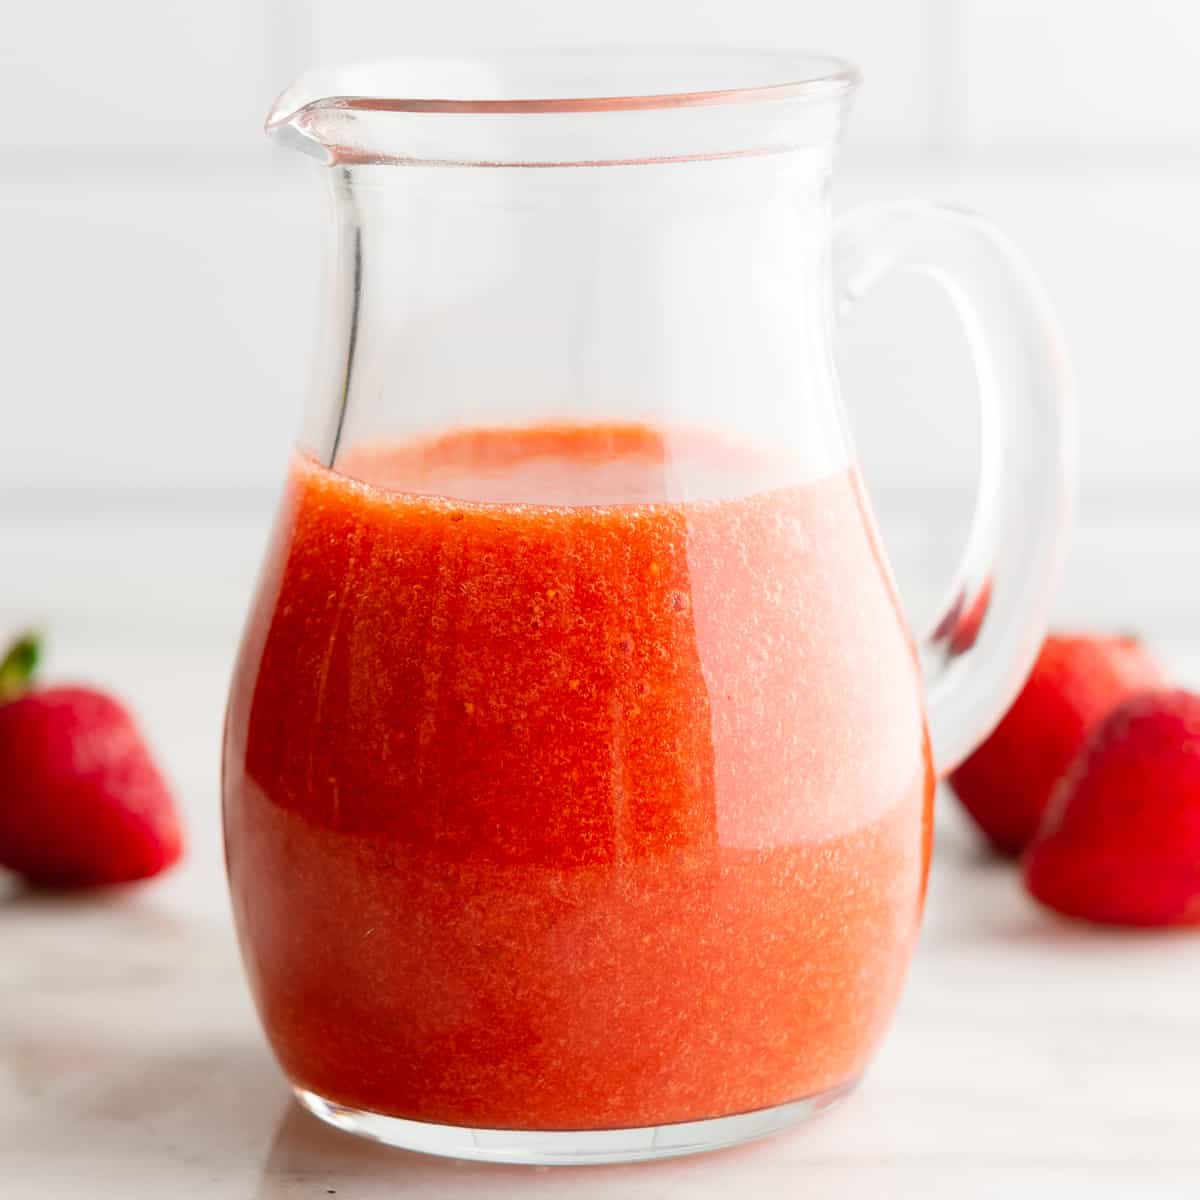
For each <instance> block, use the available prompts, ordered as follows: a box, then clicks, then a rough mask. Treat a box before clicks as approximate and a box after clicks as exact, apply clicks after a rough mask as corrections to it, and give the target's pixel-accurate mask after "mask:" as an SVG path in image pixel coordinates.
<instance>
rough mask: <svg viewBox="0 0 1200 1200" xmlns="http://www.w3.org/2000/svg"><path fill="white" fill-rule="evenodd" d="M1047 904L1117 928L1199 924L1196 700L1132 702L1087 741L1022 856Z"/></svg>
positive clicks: (1173, 697)
mask: <svg viewBox="0 0 1200 1200" xmlns="http://www.w3.org/2000/svg"><path fill="white" fill-rule="evenodd" d="M1025 884H1026V886H1027V887H1028V888H1029V890H1030V891H1031V892H1032V893H1033V894H1034V896H1036V897H1037V898H1038V899H1039V900H1040V901H1041V902H1042V903H1043V904H1047V905H1049V906H1050V907H1051V908H1055V909H1058V911H1059V912H1063V913H1067V914H1069V915H1070V916H1073V917H1083V918H1084V919H1085V920H1088V921H1102V922H1106V923H1108V924H1115V925H1198V924H1200V696H1196V695H1193V694H1192V693H1190V692H1172V691H1157V692H1149V693H1146V694H1145V695H1141V696H1135V697H1134V698H1133V699H1131V700H1128V701H1126V702H1125V703H1124V704H1122V705H1121V706H1120V707H1119V708H1118V709H1116V710H1115V711H1114V712H1113V713H1111V714H1110V715H1109V717H1108V718H1107V720H1105V721H1104V722H1102V723H1101V725H1100V726H1099V727H1098V728H1097V729H1096V730H1095V731H1094V732H1093V733H1092V736H1091V737H1090V738H1089V739H1088V742H1087V745H1086V746H1085V747H1084V749H1083V750H1082V752H1081V753H1080V754H1079V756H1078V757H1077V758H1076V759H1075V760H1074V762H1073V763H1072V764H1071V766H1070V768H1069V769H1068V771H1067V774H1066V775H1065V776H1064V777H1063V780H1062V782H1061V783H1060V784H1059V787H1058V789H1057V790H1056V791H1055V793H1054V799H1053V802H1052V804H1051V806H1050V809H1049V811H1048V812H1047V814H1046V820H1045V822H1044V823H1043V825H1042V828H1041V829H1040V830H1039V831H1038V835H1037V837H1036V838H1035V839H1034V842H1033V844H1032V845H1031V846H1030V847H1029V850H1028V852H1027V853H1026V856H1025Z"/></svg>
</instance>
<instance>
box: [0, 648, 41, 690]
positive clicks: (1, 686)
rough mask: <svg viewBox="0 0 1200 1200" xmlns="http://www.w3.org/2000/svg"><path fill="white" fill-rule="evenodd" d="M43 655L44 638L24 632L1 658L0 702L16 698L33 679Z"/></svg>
mask: <svg viewBox="0 0 1200 1200" xmlns="http://www.w3.org/2000/svg"><path fill="white" fill-rule="evenodd" d="M41 655H42V639H41V638H40V637H39V636H38V635H37V634H36V633H32V632H31V633H23V634H22V635H21V636H20V637H19V638H17V640H16V641H15V642H13V644H12V645H11V646H9V648H8V652H7V653H6V654H5V656H4V657H3V658H2V659H0V704H3V703H4V702H5V701H6V700H15V699H16V698H17V697H18V696H19V695H20V694H21V693H22V692H23V691H25V690H26V689H27V688H28V687H29V685H30V683H31V682H32V680H33V673H34V671H35V670H36V669H37V664H38V659H39V658H41Z"/></svg>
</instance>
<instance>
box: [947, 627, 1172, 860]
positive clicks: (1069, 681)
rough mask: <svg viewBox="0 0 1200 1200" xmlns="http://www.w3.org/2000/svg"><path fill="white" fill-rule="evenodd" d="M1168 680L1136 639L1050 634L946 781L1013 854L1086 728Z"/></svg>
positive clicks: (981, 824)
mask: <svg viewBox="0 0 1200 1200" xmlns="http://www.w3.org/2000/svg"><path fill="white" fill-rule="evenodd" d="M1165 683H1166V679H1165V677H1164V675H1163V672H1162V669H1161V668H1160V667H1159V665H1158V664H1157V663H1156V662H1155V661H1154V659H1153V658H1152V657H1151V656H1150V654H1149V652H1148V651H1147V650H1146V648H1145V647H1144V646H1143V645H1142V644H1141V642H1139V641H1138V640H1137V639H1136V638H1132V637H1111V636H1107V637H1103V636H1101V637H1096V636H1087V635H1067V634H1063V635H1058V636H1055V635H1051V636H1050V637H1048V638H1047V639H1046V642H1045V645H1044V646H1043V647H1042V651H1041V654H1040V655H1039V656H1038V660H1037V662H1036V663H1035V664H1034V667H1033V671H1032V672H1031V674H1030V676H1029V679H1028V680H1027V681H1026V683H1025V687H1024V690H1023V691H1022V692H1021V694H1020V695H1019V696H1018V697H1017V700H1016V703H1015V704H1014V705H1013V706H1012V708H1010V709H1009V711H1008V713H1007V714H1006V715H1005V717H1004V719H1003V720H1002V721H1001V722H1000V724H999V725H998V726H997V727H996V729H995V730H994V731H993V733H992V735H991V736H990V737H989V738H988V739H987V741H985V742H984V743H983V745H982V746H980V747H979V749H978V750H976V751H975V753H974V754H972V755H971V757H970V758H968V759H967V760H966V762H964V763H963V764H962V766H960V767H959V768H958V769H957V770H956V771H955V772H954V773H953V774H952V775H951V776H950V786H951V787H952V788H953V789H954V792H955V794H956V795H957V796H958V798H959V799H960V800H961V801H962V802H963V805H964V806H965V808H966V810H967V811H968V812H969V813H970V814H971V816H972V817H974V818H975V821H976V823H977V824H978V825H979V827H980V829H982V830H983V832H984V833H985V834H986V835H987V837H988V838H989V840H990V841H991V842H992V844H993V845H994V846H995V847H996V848H997V849H998V850H1001V851H1003V852H1004V853H1006V854H1018V853H1020V851H1021V850H1022V849H1023V848H1024V847H1025V846H1026V845H1027V844H1028V843H1029V841H1030V840H1031V839H1032V838H1033V835H1034V834H1035V833H1036V832H1037V828H1038V824H1039V823H1040V821H1041V818H1042V813H1043V812H1044V811H1045V808H1046V805H1047V803H1048V802H1049V799H1050V793H1051V792H1052V791H1053V789H1054V785H1055V784H1056V783H1057V782H1058V779H1059V776H1060V775H1062V773H1063V771H1064V770H1065V769H1066V767H1067V764H1068V763H1069V762H1070V761H1071V759H1072V758H1073V757H1074V756H1075V754H1076V753H1077V752H1078V751H1079V748H1080V747H1081V746H1082V745H1083V742H1084V740H1085V739H1086V737H1087V735H1088V733H1089V732H1090V731H1091V730H1092V729H1093V728H1094V727H1095V726H1096V724H1097V723H1098V722H1100V721H1102V720H1103V719H1104V717H1105V716H1107V715H1108V713H1109V712H1111V711H1112V709H1113V708H1115V707H1116V705H1118V704H1120V703H1121V701H1123V700H1125V699H1126V698H1128V697H1129V696H1130V695H1132V694H1134V693H1136V692H1139V691H1144V690H1146V689H1148V688H1154V687H1162V686H1163V685H1164V684H1165Z"/></svg>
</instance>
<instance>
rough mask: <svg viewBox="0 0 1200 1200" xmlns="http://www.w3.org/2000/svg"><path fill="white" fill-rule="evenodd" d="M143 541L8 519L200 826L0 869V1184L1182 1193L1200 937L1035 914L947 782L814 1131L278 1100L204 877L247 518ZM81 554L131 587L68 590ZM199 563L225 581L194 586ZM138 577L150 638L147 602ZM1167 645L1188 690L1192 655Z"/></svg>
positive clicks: (223, 914)
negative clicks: (886, 1021)
mask: <svg viewBox="0 0 1200 1200" xmlns="http://www.w3.org/2000/svg"><path fill="white" fill-rule="evenodd" d="M106 528H108V527H107V526H106ZM157 528H158V529H159V532H158V533H155V532H153V530H151V531H150V532H146V530H145V529H142V530H141V532H139V533H138V534H137V536H136V537H134V538H133V539H132V541H130V540H129V539H128V538H126V539H125V540H123V541H120V542H119V545H120V546H121V547H122V548H123V557H122V556H121V555H117V554H116V551H115V550H114V543H112V542H111V541H105V537H110V535H109V534H106V535H104V537H102V538H100V540H99V541H97V537H98V536H99V535H97V534H96V531H95V529H94V528H92V527H90V526H89V527H88V528H86V529H84V532H83V534H79V531H78V530H76V531H75V534H71V533H70V531H67V532H65V533H64V531H63V530H62V529H58V530H57V532H56V535H55V540H54V542H53V543H52V544H53V545H54V546H55V547H57V550H56V551H55V552H54V553H48V552H47V551H46V550H45V546H46V544H47V543H46V540H45V537H44V536H43V534H44V533H45V531H44V530H41V531H39V530H33V531H26V532H25V533H20V532H15V531H14V530H13V529H11V528H10V529H8V530H0V554H2V553H7V554H8V555H9V556H10V557H9V561H12V560H13V556H15V557H16V559H17V561H20V560H21V558H22V556H24V560H25V564H26V565H33V564H36V566H37V568H38V571H39V572H40V573H41V580H40V582H39V583H37V584H36V595H37V596H40V595H43V594H45V595H50V596H52V597H54V598H55V603H54V605H53V606H52V609H53V611H52V612H51V618H52V620H53V621H54V625H55V629H56V631H57V634H58V640H57V641H56V643H55V645H56V651H55V654H54V655H53V657H52V660H51V662H50V664H49V666H50V671H51V673H52V674H57V675H68V674H69V675H72V676H80V675H82V676H84V677H91V678H95V679H98V680H103V681H105V682H107V683H110V684H112V685H115V686H116V687H118V689H119V690H121V691H122V692H123V693H124V694H126V695H127V696H128V697H129V698H130V699H131V700H132V701H133V703H134V704H135V706H136V707H137V709H138V710H139V712H140V713H141V715H142V717H143V718H144V721H145V724H146V726H147V728H148V730H149V732H150V734H151V736H152V738H153V740H154V742H155V744H156V745H157V746H158V747H160V750H161V752H162V755H163V758H164V761H165V762H166V764H167V767H168V770H169V771H170V772H171V774H172V776H173V778H174V779H175V782H176V784H177V787H178V790H179V793H180V796H181V800H182V802H183V804H184V807H185V809H186V812H187V816H188V821H189V826H190V830H191V840H192V845H191V853H190V856H189V860H188V862H187V864H186V865H185V866H184V867H183V868H182V869H180V870H178V871H176V872H175V873H173V874H172V875H171V876H169V877H166V878H164V879H162V880H159V881H154V882H151V883H149V884H146V885H141V886H137V887H134V888H130V889H126V890H124V891H120V892H114V893H112V894H108V895H103V896H88V897H53V896H44V895H37V894H31V893H27V892H24V891H22V890H20V889H18V888H17V887H15V886H12V887H9V886H8V884H7V883H5V882H4V881H2V880H0V1196H2V1197H3V1198H4V1200H44V1198H47V1197H49V1198H52V1200H85V1198H86V1200H108V1198H113V1200H116V1198H120V1200H149V1198H151V1197H153V1198H155V1200H158V1198H160V1197H172V1198H174V1200H191V1198H192V1197H201V1196H203V1197H220V1198H222V1200H235V1198H242V1197H275V1198H283V1197H289V1198H291V1197H296V1198H299V1197H305V1198H309V1197H325V1196H332V1195H337V1196H341V1197H354V1198H355V1200H372V1198H374V1197H385V1196H386V1197H393V1196H399V1195H406V1196H407V1195H412V1196H419V1197H428V1198H434V1197H436V1198H438V1200H455V1198H458V1197H462V1198H470V1200H483V1198H488V1197H512V1196H521V1197H524V1196H531V1197H541V1196H545V1197H549V1198H554V1200H560V1198H561V1200H587V1198H591V1197H602V1196H603V1197H613V1196H618V1197H630V1198H634V1200H637V1198H642V1197H644V1198H646V1200H650V1198H654V1200H660V1198H675V1197H680V1198H694V1200H703V1198H707V1197H714V1198H715V1197H721V1198H722V1200H724V1198H726V1197H728V1196H729V1195H730V1194H731V1193H736V1194H738V1195H740V1196H745V1197H750V1198H753V1200H760V1198H761V1200H772V1198H774V1197H794V1196H808V1195H811V1196H819V1197H837V1198H841V1197H846V1198H859V1197H862V1198H870V1200H880V1198H890V1197H905V1196H910V1195H911V1196H917V1195H920V1196H921V1197H922V1198H923V1200H934V1198H937V1197H954V1198H955V1200H959V1198H963V1197H992V1196H995V1197H1005V1198H1006V1200H1007V1198H1008V1197H1012V1196H1029V1197H1042V1196H1045V1197H1056V1198H1059V1197H1064V1196H1065V1197H1074V1196H1080V1197H1083V1196H1087V1197H1121V1198H1123V1200H1124V1198H1128V1197H1139V1198H1141V1197H1175V1196H1179V1197H1184V1196H1186V1197H1189V1198H1193V1200H1194V1197H1195V1196H1197V1195H1198V1194H1200V1138H1198V1137H1197V1136H1196V1118H1197V1115H1198V1114H1200V1084H1198V1083H1197V1076H1198V1074H1200V1038H1198V1037H1197V1030H1198V1026H1200V1018H1198V1017H1197V1012H1198V1008H1197V997H1198V996H1200V939H1197V938H1192V937H1189V936H1188V935H1186V934H1147V933H1136V934H1131V933H1121V932H1106V931H1101V930H1093V929H1089V928H1085V927H1082V926H1076V925H1073V924H1070V923H1067V922H1064V921H1060V920H1057V919H1055V918H1054V917H1052V916H1050V915H1049V914H1046V913H1045V912H1043V911H1041V910H1040V909H1039V908H1038V907H1037V906H1036V905H1035V904H1034V903H1033V902H1032V901H1031V900H1029V899H1028V898H1027V897H1026V896H1025V895H1024V893H1023V892H1022V890H1021V887H1020V884H1019V881H1018V879H1017V876H1016V874H1015V873H1014V871H1013V870H1012V868H1011V867H1010V866H1008V865H1006V864H1003V863H1000V862H998V861H996V860H993V859H989V858H988V857H987V856H986V855H984V854H982V853H981V852H980V850H979V848H978V844H977V842H976V841H975V839H974V837H973V835H972V834H971V832H970V830H969V829H968V828H967V827H966V825H965V824H964V822H963V819H962V817H961V815H960V813H959V812H958V810H957V808H956V806H955V804H954V802H953V800H952V799H951V798H950V797H947V796H943V797H941V798H940V800H939V835H938V844H937V848H936V853H935V859H934V867H933V874H932V879H931V885H930V890H929V901H928V911H927V917H926V921H925V927H924V932H923V935H922V940H921V944H920V948H919V951H918V953H917V957H916V961H915V962H914V964H913V969H912V973H911V977H910V982H909V985H908V989H907V992H906V994H905V997H904V1001H903V1003H902V1006H901V1009H900V1012H899V1015H898V1017H897V1020H896V1022H895V1024H894V1026H893V1028H892V1030H891V1033H890V1035H889V1037H888V1039H887V1042H886V1045H885V1047H884V1049H883V1051H882V1053H881V1054H880V1056H879V1058H878V1060H877V1061H876V1063H875V1065H874V1067H873V1069H872V1070H871V1071H870V1072H869V1074H868V1076H867V1078H866V1080H865V1082H864V1084H863V1086H862V1087H861V1088H860V1090H859V1091H858V1093H857V1094H856V1095H854V1096H853V1097H852V1098H851V1099H850V1100H848V1101H847V1102H846V1103H845V1104H844V1105H843V1106H842V1107H841V1108H839V1109H837V1110H835V1111H833V1112H831V1113H828V1114H827V1115H825V1116H823V1117H821V1118H820V1119H818V1120H816V1121H814V1122H813V1123H811V1124H810V1125H808V1126H806V1127H804V1128H802V1129H800V1130H798V1131H795V1132H792V1133H788V1134H785V1135H781V1136H778V1137H776V1138H774V1139H771V1140H768V1141H764V1142H760V1143H757V1144H754V1145H750V1146H747V1147H743V1148H739V1149H736V1150H730V1151H724V1152H721V1153H716V1154H711V1155H707V1156H700V1157H697V1158H694V1159H681V1160H674V1161H671V1162H664V1163H656V1164H645V1165H635V1166H618V1167H591V1168H561V1167H560V1168H552V1169H548V1168H516V1167H499V1166H480V1165H467V1164H461V1163H453V1162H446V1161H440V1160H435V1159H430V1158H424V1157H421V1156H419V1155H414V1154H407V1153H403V1152H398V1151H391V1150H387V1149H384V1148H381V1147H376V1146H371V1145H368V1144H366V1143H362V1142H360V1141H358V1140H356V1139H354V1138H351V1137H349V1136H347V1135H344V1134H340V1133H337V1132H335V1131H333V1130H329V1129H326V1128H324V1127H323V1126H321V1125H320V1124H319V1123H318V1122H317V1121H316V1120H315V1119H313V1118H311V1117H309V1116H307V1115H306V1114H304V1113H302V1112H300V1111H299V1110H298V1109H297V1107H296V1106H295V1105H294V1104H293V1103H292V1102H291V1100H290V1098H289V1093H288V1090H287V1087H286V1085H285V1083H284V1081H283V1079H282V1078H281V1076H280V1075H279V1073H278V1071H277V1069H276V1067H275V1066H274V1064H273V1062H272V1060H271V1057H270V1055H269V1053H268V1051H267V1049H266V1047H265V1044H264V1042H263V1039H262V1037H261V1036H260V1033H259V1030H258V1026H257V1024H256V1020H255V1016H254V1013H253V1010H252V1007H251V1004H250V1000H249V996H248V993H247V990H246V987H245V984H244V981H243V978H242V974H241V969H240V965H239V962H238V958H237V951H236V947H235V944H234V939H233V935H232V931H231V928H230V922H229V915H228V909H227V904H226V900H225V894H224V881H223V878H222V875H221V866H220V848H219V829H218V818H217V794H216V793H217V745H218V738H219V727H220V719H221V707H222V697H223V693H224V688H225V682H226V673H227V669H228V661H229V654H230V652H231V642H232V637H233V632H232V630H231V629H230V628H229V625H230V623H231V622H232V623H236V609H237V608H238V607H239V606H240V603H241V598H242V597H243V596H244V588H245V578H244V576H245V575H246V573H247V572H248V571H249V570H250V569H252V566H253V561H254V559H255V557H256V547H257V538H258V537H259V536H260V533H257V532H256V533H253V534H252V535H247V536H246V537H244V538H240V539H239V537H230V536H229V535H228V530H224V531H221V530H218V531H217V532H214V533H211V534H209V533H207V532H199V533H198V532H196V531H195V530H193V531H192V533H191V535H189V536H188V537H183V536H182V535H179V534H178V533H177V532H176V533H171V535H170V536H166V535H165V534H163V533H162V531H163V530H167V529H173V528H174V526H173V525H172V522H171V520H170V519H169V518H164V519H163V520H162V522H161V523H160V525H159V526H158V527H157ZM156 538H157V539H159V540H156ZM189 538H190V540H189ZM39 548H40V549H39ZM172 555H174V557H171V556H172ZM88 556H93V557H94V558H95V560H96V561H97V562H100V561H104V562H107V563H109V564H110V565H111V564H112V563H113V562H120V563H123V564H124V569H123V573H122V572H121V571H117V572H115V573H114V572H113V571H111V570H110V571H109V572H107V573H103V574H100V573H97V574H96V576H95V580H96V582H95V586H94V587H91V588H86V587H82V586H75V587H71V586H69V585H70V584H71V583H72V580H73V576H74V572H76V571H77V570H79V569H80V567H79V564H80V563H81V562H83V563H85V564H86V563H87V562H88V561H89V558H88ZM188 563H199V564H200V565H201V568H202V569H200V568H197V567H195V566H193V567H192V568H191V574H189V573H188V570H189V568H188V567H187V564H188ZM64 564H66V565H64ZM164 564H166V566H164ZM171 564H174V565H173V566H171ZM213 564H220V570H218V571H215V572H214V571H213V569H212V568H213ZM167 566H171V569H169V570H168V569H167ZM201 575H204V576H205V577H210V576H214V575H219V576H220V577H221V579H222V580H224V582H223V583H220V585H219V586H218V585H217V584H216V583H214V584H212V585H211V586H210V587H209V589H208V590H207V591H205V590H204V588H203V587H201V586H200V585H199V584H198V583H197V579H198V578H199V577H200V576H201ZM150 576H152V577H153V578H154V579H156V580H157V581H158V583H159V585H160V587H159V591H158V593H157V595H156V598H155V600H154V602H153V605H152V607H153V610H154V611H155V612H157V613H158V614H159V617H158V622H157V624H156V623H155V621H153V620H150V619H149V618H146V619H142V617H141V615H140V614H141V613H142V611H143V610H144V609H145V601H144V600H139V599H138V597H139V596H141V595H143V594H144V589H145V588H146V587H147V586H148V583H147V579H148V577H150ZM11 578H13V579H14V581H15V580H16V578H17V577H16V576H13V577H11ZM22 587H23V588H25V591H21V588H22ZM163 588H166V589H167V594H166V599H165V600H164V594H163V591H162V589H163ZM14 589H15V590H14ZM34 589H35V584H33V583H24V584H18V583H16V582H14V583H13V584H12V585H11V586H10V587H9V589H8V593H7V597H6V599H5V600H4V601H0V618H3V620H4V622H5V623H9V622H11V621H12V620H15V619H16V618H17V616H19V615H22V614H23V612H24V611H25V610H28V609H30V608H31V606H32V605H33V603H34V600H35V598H36V597H35V590H34ZM172 589H173V590H172ZM1172 602H1174V601H1172ZM5 605H7V607H5ZM139 605H140V606H141V607H139ZM189 605H190V606H191V607H189ZM164 614H166V615H165V616H164ZM1164 620H1165V618H1164ZM1169 623H1170V622H1169V621H1168V622H1167V624H1168V625H1169ZM1168 653H1169V654H1170V656H1171V658H1172V661H1173V663H1174V664H1175V665H1176V666H1177V667H1179V668H1180V669H1181V670H1182V672H1183V674H1184V675H1185V676H1186V677H1189V678H1191V679H1192V680H1193V681H1194V680H1195V679H1196V677H1197V674H1198V673H1200V672H1198V671H1197V668H1198V667H1200V644H1196V643H1184V642H1180V641H1176V642H1175V643H1174V644H1173V645H1172V646H1171V647H1169V649H1168Z"/></svg>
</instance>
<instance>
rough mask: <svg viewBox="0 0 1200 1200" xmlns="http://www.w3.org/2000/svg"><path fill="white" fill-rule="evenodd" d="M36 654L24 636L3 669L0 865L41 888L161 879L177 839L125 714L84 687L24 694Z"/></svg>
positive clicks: (163, 794) (162, 790) (170, 806)
mask: <svg viewBox="0 0 1200 1200" xmlns="http://www.w3.org/2000/svg"><path fill="white" fill-rule="evenodd" d="M37 656H38V651H37V643H36V641H35V640H34V639H32V638H24V639H22V640H21V641H19V642H17V643H16V645H14V646H13V648H12V650H10V651H9V653H8V655H7V657H6V658H5V659H4V660H3V661H2V662H0V866H2V867H8V868H10V869H11V870H13V871H16V872H18V873H19V874H21V875H24V876H25V878H26V879H28V880H29V881H30V882H31V883H34V884H37V885H40V886H45V887H90V886H94V885H97V884H107V883H123V882H126V881H127V880H132V879H143V878H145V877H147V876H149V875H156V874H158V872H159V871H162V870H164V869H165V868H167V867H169V866H170V865H171V864H172V863H174V862H175V861H176V860H177V859H178V858H179V856H180V853H181V851H182V848H183V839H182V836H181V833H180V827H179V821H178V818H177V817H176V814H175V806H174V803H173V801H172V799H171V794H170V792H169V791H168V789H167V785H166V783H165V782H164V780H163V777H162V775H161V774H160V773H159V770H158V768H157V767H156V766H155V765H154V762H153V760H152V759H151V757H150V753H149V751H148V750H147V748H146V744H145V742H144V741H143V739H142V736H141V734H140V733H139V731H138V729H137V727H136V726H135V724H134V722H133V719H132V717H131V716H130V715H129V712H128V711H127V710H126V709H125V708H124V706H123V705H121V704H120V703H119V702H118V701H117V700H115V699H113V698H112V697H111V696H107V695H105V694H104V693H102V692H97V691H93V690H91V689H89V688H81V687H56V688H47V689H45V690H27V689H28V685H29V679H30V676H31V674H32V671H33V668H34V666H35V664H36V660H37Z"/></svg>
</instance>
